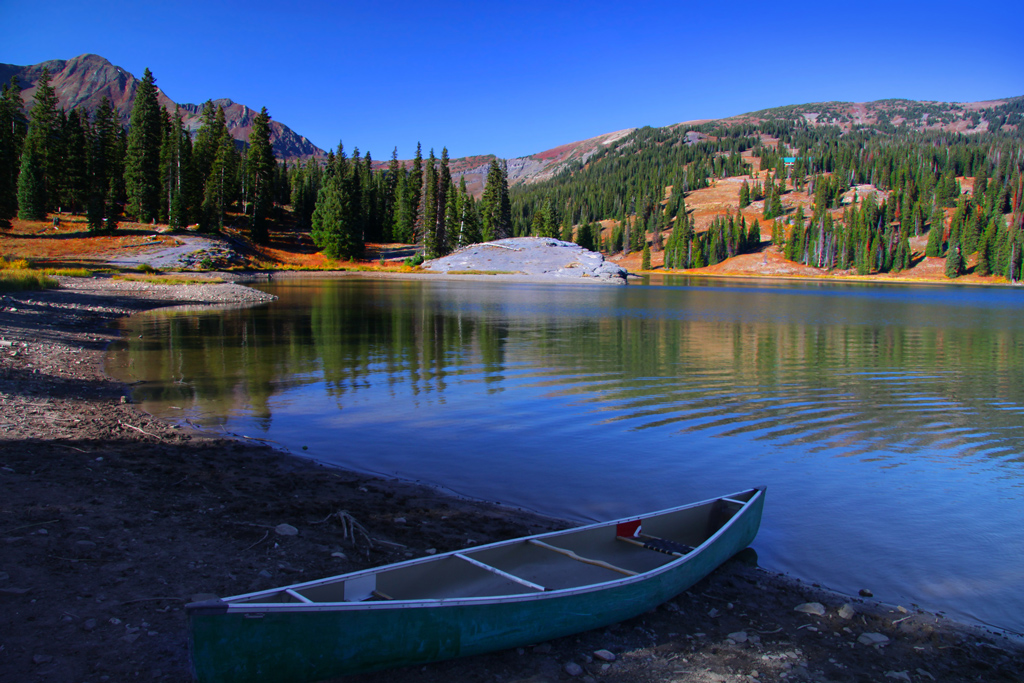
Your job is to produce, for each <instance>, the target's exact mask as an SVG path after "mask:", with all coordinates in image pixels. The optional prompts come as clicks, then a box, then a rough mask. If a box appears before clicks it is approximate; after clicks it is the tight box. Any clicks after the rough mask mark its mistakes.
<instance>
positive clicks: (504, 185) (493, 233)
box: [480, 158, 512, 242]
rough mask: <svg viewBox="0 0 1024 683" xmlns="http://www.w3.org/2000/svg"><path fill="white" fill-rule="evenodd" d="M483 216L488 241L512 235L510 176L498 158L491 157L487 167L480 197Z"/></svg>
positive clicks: (484, 233) (485, 238) (485, 237)
mask: <svg viewBox="0 0 1024 683" xmlns="http://www.w3.org/2000/svg"><path fill="white" fill-rule="evenodd" d="M480 212H481V214H482V218H483V239H484V241H486V242H490V241H492V240H498V239H503V238H505V237H510V236H511V234H512V205H511V203H510V202H509V197H508V177H507V174H506V172H505V169H504V168H503V166H502V165H500V164H499V163H498V160H497V159H496V158H495V159H491V164H490V166H489V167H488V169H487V180H486V182H485V184H484V193H483V196H482V197H481V198H480Z"/></svg>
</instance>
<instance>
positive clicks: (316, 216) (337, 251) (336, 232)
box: [310, 171, 363, 259]
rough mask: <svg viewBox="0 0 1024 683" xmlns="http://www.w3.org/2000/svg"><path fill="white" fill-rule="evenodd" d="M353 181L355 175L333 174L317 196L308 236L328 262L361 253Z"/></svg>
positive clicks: (355, 192)
mask: <svg viewBox="0 0 1024 683" xmlns="http://www.w3.org/2000/svg"><path fill="white" fill-rule="evenodd" d="M354 178H358V174H355V173H351V172H346V173H339V172H337V171H335V172H334V173H332V174H331V175H330V176H329V177H328V179H327V181H326V182H325V183H324V185H323V186H322V187H321V188H320V192H319V194H318V195H317V200H316V208H315V209H314V210H313V217H312V229H311V230H310V237H312V238H313V242H314V243H315V244H316V246H317V247H318V248H320V249H321V250H322V251H323V252H324V255H325V256H327V258H330V259H340V258H354V257H356V256H358V255H359V254H360V253H361V252H362V250H363V244H362V233H361V230H360V227H359V213H360V207H359V202H358V200H357V197H358V192H359V188H358V186H357V185H356V183H355V181H354V180H353V179H354Z"/></svg>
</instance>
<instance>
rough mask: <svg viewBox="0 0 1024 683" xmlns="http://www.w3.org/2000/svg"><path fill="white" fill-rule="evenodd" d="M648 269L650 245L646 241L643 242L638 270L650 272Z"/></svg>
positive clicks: (649, 265) (649, 267) (649, 264)
mask: <svg viewBox="0 0 1024 683" xmlns="http://www.w3.org/2000/svg"><path fill="white" fill-rule="evenodd" d="M650 269H651V245H649V244H647V241H646V240H645V241H644V250H643V254H642V255H641V257H640V270H650Z"/></svg>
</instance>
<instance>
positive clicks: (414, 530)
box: [0, 278, 1024, 683]
mask: <svg viewBox="0 0 1024 683" xmlns="http://www.w3.org/2000/svg"><path fill="white" fill-rule="evenodd" d="M62 282H63V284H64V288H62V289H59V290H52V291H47V292H30V293H24V294H18V295H7V296H2V297H0V492H2V499H0V681H28V680H51V681H88V682H95V681H128V680H131V681H138V680H162V681H187V680H190V674H189V669H188V652H187V643H186V630H185V627H186V624H185V617H184V611H183V609H182V607H183V605H184V604H185V603H186V602H189V601H190V600H192V599H193V598H195V597H196V596H203V595H209V594H214V595H231V594H237V593H241V592H247V591H250V590H257V589H262V588H270V587H273V586H276V585H282V584H288V583H295V582H298V581H304V580H309V579H313V578H318V577H321V576H327V575H331V574H337V573H341V572H345V571H351V570H354V569H358V568H361V567H366V566H371V565H375V564H382V563H386V562H392V561H397V560H401V559H406V558H408V557H415V556H419V555H422V554H424V553H426V552H428V551H429V550H430V549H434V550H437V551H446V550H453V549H457V548H460V547H464V546H466V545H469V544H474V543H484V542H489V541H494V540H499V539H504V538H510V537H514V536H519V535H523V534H527V533H536V532H538V531H541V530H548V529H553V528H557V527H559V526H561V525H562V524H563V523H561V522H558V521H557V520H550V519H545V518H541V517H538V516H535V515H532V514H530V513H528V512H524V511H518V510H509V509H503V508H497V507H494V506H489V505H487V504H484V503H478V502H473V501H466V500H461V499H455V498H451V497H448V496H445V495H442V494H440V493H439V492H437V491H435V490H432V489H428V488H423V487H419V486H416V485H414V484H410V483H407V482H401V481H394V480H383V479H375V478H372V477H368V476H364V475H361V474H355V473H352V472H348V471H344V470H339V469H334V468H328V467H324V466H320V465H318V464H316V463H313V462H309V461H306V460H302V459H299V458H295V457H293V456H290V455H287V454H284V453H281V452H278V451H275V450H273V449H271V448H269V447H267V446H266V445H265V444H262V443H259V442H256V441H244V440H241V441H232V440H226V439H223V438H214V437H210V436H206V435H203V434H199V433H193V432H189V433H186V432H184V431H183V430H181V429H176V428H174V427H172V426H170V425H168V424H166V423H163V422H161V421H159V420H155V419H153V418H151V417H150V416H148V415H146V414H144V413H142V412H141V411H139V410H137V409H136V408H135V407H134V406H132V405H131V404H130V402H127V401H126V400H124V399H122V397H124V396H126V394H127V391H126V388H125V387H123V386H121V385H119V384H118V383H116V382H114V381H112V380H110V379H109V378H107V377H106V376H105V375H104V374H103V372H102V361H103V356H104V350H105V348H106V346H107V344H108V343H109V342H110V341H111V340H112V339H114V338H115V337H116V331H115V330H113V329H112V328H111V322H112V321H114V320H115V319H116V318H118V317H121V316H124V315H130V314H132V313H135V312H138V311H142V310H146V309H149V308H154V307H157V306H166V305H177V304H185V303H192V304H195V303H211V304H212V303H229V302H242V303H244V302H247V301H252V302H257V301H259V300H260V297H262V296H263V295H262V294H260V293H258V292H254V290H250V289H247V288H245V287H241V286H239V285H234V284H222V285H221V284H218V285H187V286H165V285H147V284H142V283H132V282H124V281H115V280H111V279H101V278H96V279H65V280H63V281H62ZM770 509H771V492H770V491H769V497H768V502H767V507H766V514H770ZM338 511H346V512H348V513H349V514H350V515H352V517H354V518H355V519H356V520H357V521H359V522H360V523H361V524H362V525H364V526H365V527H366V529H367V530H368V532H369V536H370V538H371V539H373V542H372V543H369V542H367V541H366V540H365V539H362V538H360V539H358V541H357V542H353V541H351V540H349V539H346V538H345V537H344V535H343V530H342V528H341V526H339V525H338V524H335V523H334V522H333V521H331V519H329V517H330V516H331V515H332V514H333V513H336V512H338ZM280 524H289V525H291V526H293V527H295V528H296V529H297V530H298V534H297V535H294V536H284V535H280V534H278V533H277V532H276V531H275V528H276V527H277V526H278V525H280ZM755 547H756V543H755ZM754 559H755V556H754V553H753V552H752V551H746V552H745V553H743V554H741V556H740V557H738V558H737V559H735V560H734V561H732V562H730V563H728V564H727V565H725V566H724V567H722V568H721V569H719V570H718V571H716V572H715V573H714V574H712V576H710V577H709V578H708V579H706V580H705V581H703V582H701V583H700V584H698V585H697V586H695V587H694V588H693V589H691V590H690V591H687V592H686V593H684V594H683V595H681V596H679V597H678V598H676V599H674V600H672V601H670V602H669V603H667V604H665V605H663V606H662V607H660V608H658V609H657V610H654V611H652V612H649V613H647V614H645V615H643V616H641V617H639V618H637V619H633V620H631V621H628V622H624V623H622V624H619V625H616V626H613V627H610V628H607V629H601V630H598V631H592V632H588V633H583V634H580V635H578V636H573V637H568V638H563V639H560V640H557V641H553V642H550V643H541V644H537V645H536V646H533V647H529V648H522V649H519V650H511V651H505V652H498V653H493V654H490V655H484V656H478V657H472V658H467V659H463V660H456V661H452V662H443V663H439V664H435V665H431V666H426V667H420V668H415V669H405V670H399V671H390V672H382V673H378V674H368V675H366V676H360V677H353V678H350V679H347V680H354V681H374V682H377V681H381V682H382V681H416V682H423V683H436V682H440V681H480V682H483V681H488V682H495V681H497V682H513V681H518V682H522V683H525V682H526V681H530V682H531V683H541V682H542V681H557V680H575V679H578V680H594V681H723V682H724V681H728V682H732V681H790V680H809V681H811V680H813V681H865V680H872V681H889V680H896V681H899V680H903V681H1022V680H1024V664H1022V662H1024V649H1022V648H1021V645H1020V644H1019V643H1018V642H1016V641H1011V640H1010V639H1008V638H1006V637H1004V636H1002V635H999V634H994V633H990V632H986V631H984V630H982V629H977V628H972V627H969V626H965V625H961V624H956V623H952V622H949V621H948V620H945V619H942V618H941V617H939V616H936V615H932V614H928V613H923V612H919V611H917V610H914V609H912V608H911V606H909V605H907V606H905V607H907V608H910V609H909V610H904V609H902V608H898V607H896V606H887V605H881V604H877V603H873V602H870V601H866V600H864V599H861V598H853V597H845V596H841V595H837V594H834V593H828V592H826V591H822V590H820V589H818V588H816V587H815V586H812V585H807V584H802V583H799V582H795V581H792V580H790V579H788V578H786V577H784V576H779V575H776V574H772V573H769V572H766V571H763V570H761V569H758V568H757V567H756V566H755V564H754ZM805 603H820V605H819V606H820V610H819V609H818V607H819V606H814V607H811V608H804V609H806V610H810V611H811V612H817V611H820V612H823V614H821V615H818V614H814V613H808V612H806V611H797V610H795V609H794V608H796V607H797V606H799V605H804V604H805ZM844 606H846V609H842V608H843V607H844ZM869 634H877V635H869ZM598 649H606V650H608V651H610V652H612V653H614V655H615V661H613V662H605V661H602V660H601V659H598V658H595V657H594V656H593V652H594V651H596V650H598Z"/></svg>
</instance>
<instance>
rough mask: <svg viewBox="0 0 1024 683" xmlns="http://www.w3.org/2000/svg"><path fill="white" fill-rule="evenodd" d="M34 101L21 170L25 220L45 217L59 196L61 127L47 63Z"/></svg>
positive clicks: (21, 206)
mask: <svg viewBox="0 0 1024 683" xmlns="http://www.w3.org/2000/svg"><path fill="white" fill-rule="evenodd" d="M33 101H34V105H33V107H32V110H31V112H29V123H28V132H27V134H26V137H25V143H24V145H23V147H22V153H21V162H20V164H21V165H20V171H19V174H18V217H19V218H21V219H23V220H43V219H44V218H46V212H47V211H49V210H50V208H51V206H53V205H55V202H56V201H57V200H58V199H59V196H58V193H59V187H58V183H57V176H58V169H59V167H60V157H61V150H60V149H59V144H60V133H61V130H60V127H59V126H60V123H59V113H58V111H57V94H56V92H55V91H54V89H53V87H52V86H51V85H50V71H49V69H48V68H46V67H43V72H42V74H41V75H40V76H39V81H38V82H37V84H36V94H35V96H34V97H33ZM26 155H27V156H28V159H26V158H25V157H26ZM26 170H28V171H29V173H28V174H27V175H26V174H25V171H26Z"/></svg>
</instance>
